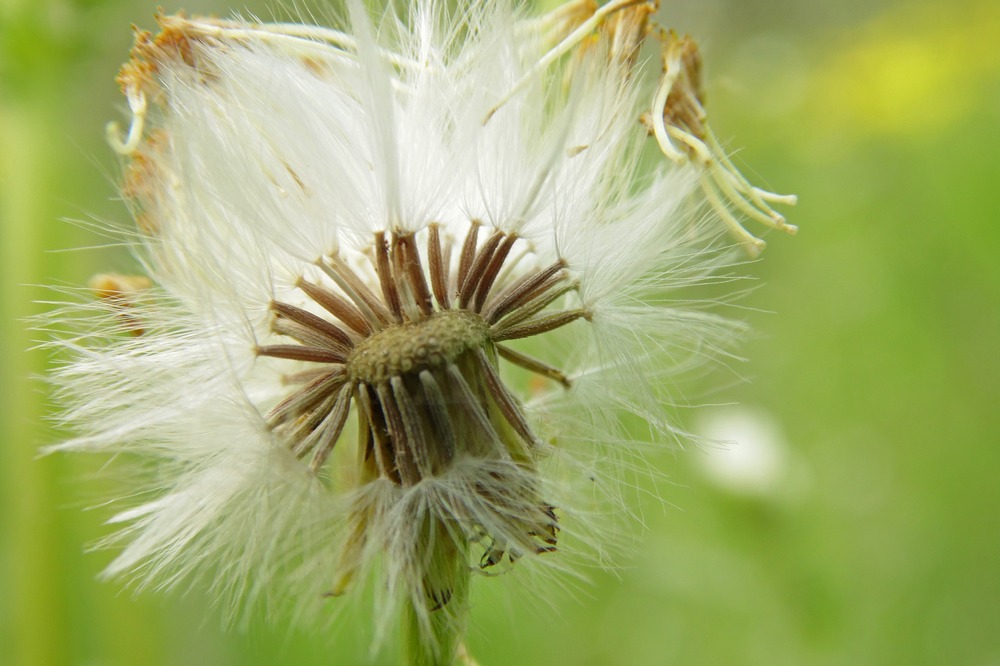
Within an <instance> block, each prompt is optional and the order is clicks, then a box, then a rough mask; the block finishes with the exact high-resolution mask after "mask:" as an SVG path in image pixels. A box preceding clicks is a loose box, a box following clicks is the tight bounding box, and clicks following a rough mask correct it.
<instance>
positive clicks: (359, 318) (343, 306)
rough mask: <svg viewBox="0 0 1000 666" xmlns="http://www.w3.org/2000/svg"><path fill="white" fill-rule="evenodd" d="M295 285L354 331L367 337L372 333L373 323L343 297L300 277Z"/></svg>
mask: <svg viewBox="0 0 1000 666" xmlns="http://www.w3.org/2000/svg"><path fill="white" fill-rule="evenodd" d="M295 286H296V287H298V288H299V289H301V290H302V291H304V292H305V293H306V295H307V296H308V297H309V298H311V299H313V300H314V301H316V302H317V303H319V305H320V306H321V307H322V308H323V309H324V310H326V311H327V312H329V313H330V314H332V315H333V316H334V317H336V318H337V319H339V320H340V321H342V322H343V323H344V325H346V326H347V327H348V328H350V329H352V330H353V331H354V332H356V333H358V334H360V335H362V336H365V337H367V336H368V335H371V333H372V327H371V324H369V323H368V320H367V319H365V316H364V315H363V314H362V313H361V310H358V308H357V307H355V306H354V305H352V304H351V303H349V302H347V301H346V300H344V299H343V298H341V297H340V296H339V295H338V294H336V293H334V292H333V291H331V290H329V289H327V288H326V287H323V286H321V285H317V284H313V283H311V282H307V281H306V280H304V279H302V278H300V279H299V280H298V281H297V282H296V283H295Z"/></svg>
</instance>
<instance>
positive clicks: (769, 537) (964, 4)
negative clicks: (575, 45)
mask: <svg viewBox="0 0 1000 666" xmlns="http://www.w3.org/2000/svg"><path fill="white" fill-rule="evenodd" d="M156 4H157V1H156V0H149V1H145V0H143V1H136V0H114V1H101V0H0V160H2V161H0V234H2V240H0V253H2V258H0V276H2V277H0V294H2V296H0V306H2V317H0V326H2V329H0V343H2V348H3V349H4V353H3V355H2V363H3V382H2V386H0V391H2V394H0V410H2V411H0V428H2V429H3V436H2V440H0V442H2V444H0V663H3V664H18V665H25V666H29V665H30V666H35V665H39V666H43V665H48V664H52V665H60V664H85V665H93V666H98V665H100V666H103V665H109V666H110V665H132V664H144V665H145V664H150V665H153V664H194V665H200V664H272V663H303V664H307V663H316V664H320V663H338V664H339V663H343V664H352V663H361V662H362V661H363V659H364V654H365V646H366V637H367V636H368V622H367V621H366V620H365V619H364V618H357V619H352V618H348V619H346V620H345V622H346V628H345V630H344V631H342V632H341V633H340V634H339V635H338V636H337V637H335V638H330V637H328V636H307V635H302V634H298V633H294V632H291V631H290V630H289V629H288V628H287V627H283V626H281V625H277V626H275V627H259V628H255V629H254V630H253V631H252V632H251V633H250V634H240V633H238V632H231V633H227V632H224V631H222V630H221V629H220V628H219V626H220V621H219V620H218V616H217V614H215V613H214V612H211V611H206V610H205V609H204V599H203V598H202V597H201V596H200V595H199V593H198V591H192V592H191V593H190V594H188V595H181V594H177V593H174V594H170V595H161V594H156V593H145V594H143V595H141V596H139V597H138V598H134V597H133V595H132V594H131V593H130V592H129V591H127V590H125V591H123V589H122V585H121V584H119V583H101V582H98V581H97V579H96V577H97V574H98V572H99V571H100V570H101V569H102V568H103V566H104V565H105V564H106V563H107V562H108V561H109V560H110V558H111V557H112V554H111V553H108V552H97V553H89V554H85V553H84V547H85V544H88V543H91V542H93V541H94V540H95V539H96V538H97V537H98V536H99V535H102V534H105V533H106V531H107V528H105V527H103V526H102V525H101V521H102V520H103V519H105V518H107V515H106V513H102V511H100V510H94V511H83V510H82V509H84V508H86V507H88V506H91V505H92V504H93V503H94V501H95V498H96V497H99V488H95V486H94V484H93V482H92V481H91V480H90V479H89V477H91V476H93V475H94V474H95V473H96V472H97V471H98V469H99V466H100V461H99V460H91V459H89V458H87V457H85V456H84V457H69V456H55V457H47V458H41V459H38V458H37V457H36V451H37V448H38V446H39V445H41V444H44V443H46V442H51V441H53V439H54V438H57V437H58V436H59V435H58V433H53V432H51V431H48V430H47V429H46V426H45V421H44V418H45V414H46V413H47V411H48V410H49V407H47V406H46V398H45V395H44V387H43V385H42V384H41V383H40V382H38V381H36V380H33V379H30V377H31V376H32V375H40V374H42V373H43V372H44V368H45V363H46V358H45V354H44V353H43V352H41V351H25V350H26V349H28V348H29V347H30V346H31V344H32V337H33V334H32V333H30V332H27V331H26V330H25V325H24V323H23V319H24V318H25V317H27V316H29V315H32V314H35V313H37V312H39V311H42V310H44V308H45V306H43V305H39V304H37V303H35V301H36V300H38V299H44V298H47V297H48V295H47V294H46V292H45V290H44V289H42V288H40V287H38V286H33V285H42V284H67V285H81V284H84V283H86V281H87V279H88V277H89V276H90V275H91V274H93V273H95V272H97V271H103V270H108V269H112V270H113V269H115V268H117V269H120V270H121V269H126V270H127V267H128V265H129V262H128V259H127V258H126V257H125V255H124V254H122V253H121V252H120V251H119V250H115V249H101V250H93V251H83V252H67V251H65V250H66V248H75V247H81V246H88V245H89V246H93V245H98V244H101V243H103V242H105V239H102V238H100V237H98V236H96V235H95V234H93V233H92V232H90V231H88V230H86V229H85V228H83V227H81V226H79V225H74V224H71V223H67V222H65V221H60V220H65V219H76V220H90V219H95V218H96V219H107V220H123V219H125V216H126V212H125V210H124V207H123V206H122V205H121V203H120V202H118V201H116V200H115V188H114V185H113V183H114V182H115V180H116V174H117V170H118V166H117V163H116V161H115V159H114V157H113V156H112V154H111V150H110V149H109V148H107V147H106V146H105V144H104V140H103V132H104V130H103V125H104V123H105V121H107V120H108V119H112V118H120V117H121V116H122V114H121V108H122V106H123V103H122V100H121V99H120V96H119V94H118V91H117V88H116V85H115V83H114V81H113V79H114V74H115V72H116V70H117V66H118V64H119V63H120V62H121V61H122V60H123V59H124V58H125V56H126V54H127V51H128V48H129V45H130V41H131V35H130V31H129V24H130V23H133V22H135V23H138V24H140V25H142V26H144V27H151V26H152V23H153V22H152V12H153V9H154V7H155V5H156ZM663 4H664V7H663V10H662V12H661V16H662V17H663V21H664V22H665V23H666V24H668V25H670V26H673V27H676V28H678V29H679V30H681V31H689V32H691V33H692V34H693V35H694V36H695V37H696V38H698V39H699V41H700V42H701V44H702V49H703V52H704V54H705V56H706V60H707V67H708V76H709V81H708V86H709V94H710V99H709V110H710V112H712V114H713V122H714V125H715V128H716V132H717V133H718V134H719V135H720V137H721V138H722V139H724V140H725V141H726V142H727V144H728V145H730V146H731V147H733V148H742V150H740V152H738V155H737V158H738V159H739V160H740V162H741V163H743V164H745V165H746V171H745V172H746V173H747V175H749V176H750V177H751V180H757V181H758V182H761V181H762V182H764V183H766V184H768V185H770V186H772V187H773V188H774V189H777V190H780V191H794V192H797V193H798V194H799V195H800V197H801V204H800V205H799V207H798V208H797V209H793V210H791V211H789V216H790V218H791V220H792V221H793V222H795V223H796V224H798V225H799V226H800V228H801V232H800V234H799V235H798V237H796V238H787V237H782V236H778V235H774V234H772V235H771V236H769V241H770V247H769V248H768V250H767V251H766V253H765V255H764V258H763V260H762V261H760V262H757V263H756V264H754V265H752V266H751V267H750V269H749V270H750V271H751V272H752V273H753V274H754V275H755V276H757V277H759V278H760V279H759V288H758V289H757V290H756V291H755V292H754V293H753V294H752V295H751V296H750V297H749V298H748V299H746V300H745V301H743V303H742V305H744V306H747V307H748V310H747V311H746V313H745V316H746V318H747V319H748V320H749V321H750V322H751V323H752V324H753V325H754V328H755V329H756V331H758V333H757V334H756V336H755V337H753V338H752V339H749V340H748V341H747V343H746V344H745V346H744V347H743V352H744V354H745V356H746V357H747V358H748V359H749V362H748V363H745V364H739V365H736V366H735V367H734V371H735V372H734V373H730V374H728V375H727V374H725V373H721V376H716V380H721V382H722V383H723V384H724V385H725V388H724V389H723V390H718V391H716V392H714V393H713V394H711V396H710V397H709V398H708V399H707V400H709V401H711V402H714V403H739V404H740V405H742V407H741V408H740V409H738V410H737V409H735V408H732V407H715V408H707V409H704V410H701V411H700V412H696V416H695V417H694V419H693V421H692V424H693V427H694V428H696V429H700V430H702V431H704V432H705V433H707V434H713V435H719V434H721V435H723V436H730V437H734V438H736V439H738V440H740V441H742V442H743V445H744V446H743V447H742V448H741V449H740V450H739V451H738V452H736V453H733V452H730V453H728V454H727V453H726V452H725V451H702V450H698V449H695V448H693V447H691V448H689V449H688V450H686V451H684V452H668V451H665V452H664V454H663V455H662V456H660V457H658V458H656V459H654V460H653V462H654V463H655V464H656V465H658V466H659V467H660V468H661V469H662V470H663V471H664V472H665V473H666V474H667V476H668V478H669V480H668V482H667V483H664V484H661V486H660V488H659V493H660V495H661V496H662V498H663V500H664V502H662V503H661V502H658V501H656V500H652V499H650V500H647V502H646V504H645V506H643V507H642V513H643V518H644V521H645V524H646V530H645V532H644V533H643V534H642V535H641V537H640V539H639V541H638V543H639V546H638V547H637V550H636V553H635V554H634V555H633V556H629V557H626V558H624V559H623V561H621V562H620V563H619V564H620V565H621V568H620V570H618V571H617V572H615V573H614V574H611V573H608V574H599V575H596V576H595V584H594V586H593V587H584V588H582V589H581V590H580V591H578V592H577V593H576V594H574V595H570V594H565V593H559V592H556V591H555V590H554V589H546V591H545V592H544V599H538V598H535V597H533V596H532V594H531V593H530V592H531V591H530V590H528V591H526V592H522V593H520V594H518V595H517V597H516V598H515V599H514V600H512V601H503V599H504V597H503V595H495V596H494V595H491V594H486V595H482V596H480V597H479V598H478V600H477V607H476V608H475V610H474V622H473V631H472V633H471V637H470V644H471V647H472V651H473V653H474V654H476V655H477V656H478V658H479V659H480V660H481V661H482V663H483V664H484V666H489V665H492V664H515V663H516V664H581V665H588V666H598V665H605V664H615V665H617V664H663V663H677V664H1000V530H998V526H1000V510H998V509H1000V507H998V504H1000V479H998V477H1000V446H998V444H1000V442H998V439H1000V438H998V432H1000V408H998V396H1000V354H998V350H997V347H998V342H1000V257H998V255H1000V216H998V213H997V211H998V203H997V201H998V196H997V195H998V191H1000V166H998V157H997V156H998V155H1000V46H998V44H1000V3H997V2H996V1H995V0H956V1H955V2H950V3H945V2H942V1H940V0H939V1H936V2H935V1H934V0H928V1H919V0H898V1H897V2H886V1H881V2H880V1H878V0H876V1H865V2H862V1H861V0H846V1H844V2H838V3H825V2H822V3H821V2H801V1H800V0H761V1H754V2H743V1H740V0H673V1H668V0H664V2H663ZM186 8H187V9H189V10H192V11H197V12H200V13H205V12H209V11H216V12H219V13H223V14H225V13H227V12H228V10H229V9H230V7H228V6H226V5H224V4H222V3H220V2H218V1H217V0H204V1H203V2H199V3H197V4H188V5H187V6H186ZM240 8H241V9H242V7H240ZM166 9H167V10H168V11H171V10H174V9H177V7H174V6H167V7H166ZM249 9H251V10H253V9H258V10H261V11H262V13H263V14H265V15H266V14H267V13H268V12H267V11H266V10H264V5H257V6H253V5H251V6H250V7H249ZM757 173H759V174H762V176H757V175H756V174H757ZM734 374H735V375H740V376H742V377H745V378H746V379H747V381H745V382H736V381H733V377H734ZM480 587H483V586H480ZM501 587H503V585H502V584H501ZM546 604H547V605H546ZM392 661H393V660H392V658H391V655H387V656H385V657H384V663H392Z"/></svg>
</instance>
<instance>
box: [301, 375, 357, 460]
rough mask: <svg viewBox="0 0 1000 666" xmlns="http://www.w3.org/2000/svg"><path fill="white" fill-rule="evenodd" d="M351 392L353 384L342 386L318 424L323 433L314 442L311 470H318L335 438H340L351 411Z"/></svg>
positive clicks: (328, 454) (327, 456) (330, 450)
mask: <svg viewBox="0 0 1000 666" xmlns="http://www.w3.org/2000/svg"><path fill="white" fill-rule="evenodd" d="M353 392H354V386H352V385H351V384H345V385H344V386H342V387H341V389H340V392H339V393H338V394H337V400H336V402H335V403H334V405H333V409H332V410H331V411H330V414H329V415H328V416H327V417H326V419H325V420H324V421H323V423H322V424H321V425H320V430H321V431H322V433H323V434H322V436H321V437H320V438H319V441H317V442H316V453H315V454H313V458H312V460H311V461H310V463H309V468H310V469H311V470H312V471H313V472H316V471H319V468H320V467H322V466H323V463H325V462H326V459H327V458H329V457H330V453H331V452H332V451H333V447H334V446H335V445H336V444H337V440H338V439H340V433H342V432H343V431H344V424H345V423H347V415H348V414H349V413H350V411H351V394H352V393H353Z"/></svg>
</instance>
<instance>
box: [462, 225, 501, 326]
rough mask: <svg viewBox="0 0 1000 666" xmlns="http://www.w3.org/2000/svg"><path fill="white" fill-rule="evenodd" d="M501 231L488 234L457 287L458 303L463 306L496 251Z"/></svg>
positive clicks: (470, 297)
mask: <svg viewBox="0 0 1000 666" xmlns="http://www.w3.org/2000/svg"><path fill="white" fill-rule="evenodd" d="M503 236H504V234H503V232H502V231H497V232H495V233H494V234H493V235H492V236H490V237H489V238H488V239H487V240H486V242H485V243H483V247H482V248H481V249H480V250H479V253H478V254H477V255H476V258H475V260H474V261H473V262H472V267H471V268H469V272H468V274H467V275H466V276H465V280H464V281H463V282H462V286H461V288H460V289H459V294H458V297H459V305H461V306H462V307H463V308H466V307H468V306H469V302H470V301H471V300H472V297H473V296H474V295H475V292H476V287H477V286H479V282H480V281H481V280H482V279H483V276H484V275H485V274H486V268H487V266H489V263H490V260H492V259H493V253H494V252H496V249H497V246H499V245H500V241H501V240H503Z"/></svg>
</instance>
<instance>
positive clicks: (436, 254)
mask: <svg viewBox="0 0 1000 666" xmlns="http://www.w3.org/2000/svg"><path fill="white" fill-rule="evenodd" d="M449 247H450V246H449ZM427 262H428V264H429V267H430V271H431V288H432V289H433V290H434V298H436V299H437V302H438V305H440V306H441V308H442V309H443V310H448V309H449V308H451V299H449V298H448V261H447V260H446V259H444V260H443V259H442V257H441V237H440V232H439V231H438V225H437V224H431V225H430V227H429V228H428V231H427Z"/></svg>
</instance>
